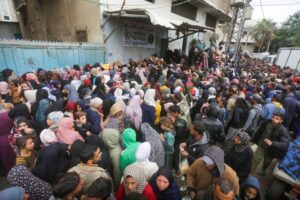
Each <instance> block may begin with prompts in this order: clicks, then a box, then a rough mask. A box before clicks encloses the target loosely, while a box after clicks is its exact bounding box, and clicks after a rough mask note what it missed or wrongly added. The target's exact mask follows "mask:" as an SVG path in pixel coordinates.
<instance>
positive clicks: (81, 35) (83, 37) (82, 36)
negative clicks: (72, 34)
mask: <svg viewBox="0 0 300 200" xmlns="http://www.w3.org/2000/svg"><path fill="white" fill-rule="evenodd" d="M76 35H77V41H78V42H87V32H86V31H76Z"/></svg>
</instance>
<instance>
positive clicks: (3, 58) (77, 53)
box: [0, 40, 105, 75]
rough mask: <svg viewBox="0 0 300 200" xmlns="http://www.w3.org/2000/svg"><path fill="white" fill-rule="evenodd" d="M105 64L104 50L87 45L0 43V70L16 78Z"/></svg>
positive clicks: (97, 46)
mask: <svg viewBox="0 0 300 200" xmlns="http://www.w3.org/2000/svg"><path fill="white" fill-rule="evenodd" d="M96 62H99V63H105V48H104V47H103V46H101V45H95V44H87V43H82V44H80V43H65V42H63V43H62V42H44V41H26V40H0V70H1V71H2V70H3V69H6V68H10V69H12V70H14V71H15V72H16V73H17V74H18V75H21V74H23V73H25V72H28V71H33V70H37V69H38V68H43V69H45V70H50V69H52V68H63V67H66V66H73V65H74V64H78V65H81V66H84V65H85V64H94V63H96Z"/></svg>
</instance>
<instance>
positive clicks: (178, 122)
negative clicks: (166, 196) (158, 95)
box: [169, 105, 188, 175]
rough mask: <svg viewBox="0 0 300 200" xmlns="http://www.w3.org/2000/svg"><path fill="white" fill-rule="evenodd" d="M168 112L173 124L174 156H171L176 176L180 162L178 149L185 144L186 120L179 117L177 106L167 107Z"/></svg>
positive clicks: (181, 116)
mask: <svg viewBox="0 0 300 200" xmlns="http://www.w3.org/2000/svg"><path fill="white" fill-rule="evenodd" d="M169 112H170V114H171V119H172V122H173V124H174V125H173V127H174V131H175V143H174V156H173V166H174V168H175V171H176V173H177V175H179V174H180V172H179V161H180V149H179V145H180V144H181V143H183V142H185V140H186V138H187V135H188V133H187V132H188V129H187V120H186V118H185V117H184V116H183V115H181V112H180V108H179V106H177V105H172V106H170V107H169Z"/></svg>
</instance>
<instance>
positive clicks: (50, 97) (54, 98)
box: [42, 87, 56, 101]
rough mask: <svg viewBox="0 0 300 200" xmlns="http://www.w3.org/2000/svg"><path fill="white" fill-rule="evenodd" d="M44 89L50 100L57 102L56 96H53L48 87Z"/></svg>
mask: <svg viewBox="0 0 300 200" xmlns="http://www.w3.org/2000/svg"><path fill="white" fill-rule="evenodd" d="M42 89H43V90H46V91H47V92H48V98H49V99H51V100H53V101H56V96H54V95H52V94H51V90H50V89H49V88H48V87H43V88H42Z"/></svg>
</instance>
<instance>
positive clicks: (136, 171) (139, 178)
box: [123, 165, 148, 194]
mask: <svg viewBox="0 0 300 200" xmlns="http://www.w3.org/2000/svg"><path fill="white" fill-rule="evenodd" d="M127 177H132V178H133V179H134V180H135V181H136V182H137V188H136V190H135V192H137V193H140V194H142V193H143V191H144V189H145V187H146V185H147V184H148V183H147V180H146V176H145V173H144V170H143V169H142V168H141V167H139V166H136V165H128V166H127V167H126V168H125V170H124V174H123V179H124V180H125V179H126V178H127ZM125 191H126V194H129V193H130V191H128V189H127V188H126V186H125Z"/></svg>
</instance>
